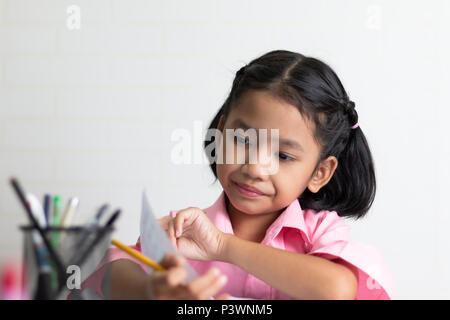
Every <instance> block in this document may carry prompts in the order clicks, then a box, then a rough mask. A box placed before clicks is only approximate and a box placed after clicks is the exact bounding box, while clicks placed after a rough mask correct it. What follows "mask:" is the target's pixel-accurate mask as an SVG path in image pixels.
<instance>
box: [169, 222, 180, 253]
mask: <svg viewBox="0 0 450 320" xmlns="http://www.w3.org/2000/svg"><path fill="white" fill-rule="evenodd" d="M167 232H168V233H169V239H170V241H171V242H172V245H173V246H174V248H178V246H177V239H176V238H175V230H174V224H173V219H172V220H170V221H169V224H168V229H167Z"/></svg>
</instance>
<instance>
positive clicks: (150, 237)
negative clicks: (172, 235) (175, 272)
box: [140, 190, 197, 282]
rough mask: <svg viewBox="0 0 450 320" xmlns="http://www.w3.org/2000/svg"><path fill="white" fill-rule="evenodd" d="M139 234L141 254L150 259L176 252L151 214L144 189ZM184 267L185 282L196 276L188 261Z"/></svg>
mask: <svg viewBox="0 0 450 320" xmlns="http://www.w3.org/2000/svg"><path fill="white" fill-rule="evenodd" d="M140 234H141V240H140V241H141V250H142V254H144V255H145V256H147V257H149V258H150V259H152V260H154V261H156V262H160V261H161V260H162V258H163V257H164V255H165V254H166V253H177V250H176V248H174V247H173V245H172V242H170V239H169V237H168V236H167V235H166V232H165V231H164V230H163V228H162V227H161V225H160V224H159V222H158V220H157V219H156V217H155V215H154V214H153V210H152V208H151V206H150V203H149V201H148V197H147V193H146V191H145V190H144V191H143V193H142V211H141V223H140ZM185 268H186V271H187V274H188V275H187V279H186V281H187V282H190V281H191V280H193V279H194V278H196V277H197V273H196V272H195V270H194V269H193V268H192V267H191V266H190V265H189V264H188V263H186V265H185ZM147 271H148V273H151V272H152V271H153V270H152V269H151V268H150V267H147Z"/></svg>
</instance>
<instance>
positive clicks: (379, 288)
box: [82, 191, 393, 299]
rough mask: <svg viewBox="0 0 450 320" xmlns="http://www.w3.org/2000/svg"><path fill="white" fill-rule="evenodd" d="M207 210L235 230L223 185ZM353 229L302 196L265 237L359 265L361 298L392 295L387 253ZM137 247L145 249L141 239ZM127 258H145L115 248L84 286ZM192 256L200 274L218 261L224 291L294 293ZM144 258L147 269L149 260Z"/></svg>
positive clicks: (264, 295) (257, 295)
mask: <svg viewBox="0 0 450 320" xmlns="http://www.w3.org/2000/svg"><path fill="white" fill-rule="evenodd" d="M204 212H205V213H206V214H207V215H208V217H209V218H210V219H211V221H212V222H213V223H214V225H215V226H216V227H217V228H218V229H219V230H221V231H222V232H225V233H229V234H233V227H232V225H231V221H230V219H229V216H228V213H227V210H226V205H225V193H224V192H223V191H222V193H221V195H220V196H219V198H218V199H217V201H216V202H215V203H214V204H213V205H212V206H210V207H209V208H207V209H204ZM176 213H177V211H171V212H170V215H171V216H172V217H174V216H175V215H176ZM349 233H350V227H349V226H348V225H347V224H346V223H345V220H344V219H343V218H341V217H339V216H338V215H337V213H336V212H335V211H327V210H322V211H320V212H316V211H314V210H310V209H305V210H302V208H301V207H300V203H299V202H298V200H295V201H293V202H292V203H291V204H290V205H289V206H288V207H287V208H286V209H285V210H284V211H283V212H282V213H281V214H280V216H279V217H278V218H277V219H276V220H275V221H274V222H273V223H272V225H271V226H270V227H269V228H268V229H267V231H266V235H265V237H264V239H263V240H262V242H261V243H262V244H265V245H268V246H271V247H274V248H279V249H283V250H288V251H292V252H297V253H299V254H309V255H314V256H319V257H322V258H325V259H329V260H332V259H337V258H341V259H343V260H345V261H346V262H348V263H350V264H352V265H353V266H354V267H356V268H357V270H358V291H357V296H356V299H390V297H391V296H392V289H393V288H392V284H393V281H392V276H391V273H390V271H389V268H388V267H387V265H386V263H385V262H384V259H383V258H382V256H381V255H380V254H379V252H378V251H377V250H376V249H374V248H373V247H371V246H368V245H365V244H362V243H358V242H355V241H353V240H351V239H350V234H349ZM134 248H135V249H137V250H140V247H139V245H137V246H134ZM122 258H125V259H132V260H134V261H135V262H137V263H139V262H138V261H137V260H135V259H134V258H131V257H130V256H129V255H127V254H126V253H124V252H122V251H120V250H118V249H116V248H112V249H110V252H109V258H108V259H104V261H102V263H100V265H99V267H98V268H97V271H96V272H95V273H94V274H93V275H91V276H90V277H89V278H88V279H87V280H86V281H85V282H84V283H83V285H82V287H83V288H84V287H90V288H92V289H94V290H96V291H97V292H100V294H101V291H99V289H100V284H99V283H100V281H101V277H102V276H103V275H102V273H103V271H102V269H103V268H104V264H105V263H106V262H108V261H114V260H117V259H122ZM188 262H189V263H190V264H191V265H192V267H193V268H194V269H195V270H196V271H197V272H198V273H199V274H203V273H205V272H206V271H207V270H209V269H210V268H211V267H217V268H219V269H220V270H221V271H222V273H224V274H225V275H227V277H228V282H227V284H226V285H225V286H224V288H222V290H221V292H220V293H223V292H226V293H229V294H231V295H232V296H235V297H243V298H252V299H290V297H288V296H287V295H285V294H283V293H282V292H280V291H278V290H276V289H275V288H273V287H271V286H270V285H268V284H266V283H265V282H263V281H262V280H260V279H258V278H256V277H254V276H253V275H251V274H249V273H247V272H245V271H244V270H242V269H241V268H239V267H237V266H235V265H232V264H229V263H225V262H219V261H196V260H188ZM139 264H140V265H141V267H142V268H143V269H144V270H145V268H144V266H143V265H142V264H141V263H139ZM299 272H301V271H299Z"/></svg>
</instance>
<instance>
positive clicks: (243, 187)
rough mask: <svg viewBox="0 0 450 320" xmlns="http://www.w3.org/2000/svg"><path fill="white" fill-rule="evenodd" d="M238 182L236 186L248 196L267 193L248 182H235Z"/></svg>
mask: <svg viewBox="0 0 450 320" xmlns="http://www.w3.org/2000/svg"><path fill="white" fill-rule="evenodd" d="M234 183H235V184H236V186H237V187H238V189H239V191H240V192H241V193H243V194H245V195H247V196H250V197H257V196H264V195H265V193H264V192H262V191H261V190H259V189H257V188H255V187H252V186H250V185H248V184H245V183H238V182H234Z"/></svg>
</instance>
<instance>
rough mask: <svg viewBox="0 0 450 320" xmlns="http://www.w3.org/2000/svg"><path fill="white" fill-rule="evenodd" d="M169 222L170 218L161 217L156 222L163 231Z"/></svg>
mask: <svg viewBox="0 0 450 320" xmlns="http://www.w3.org/2000/svg"><path fill="white" fill-rule="evenodd" d="M170 220H172V218H171V217H162V218H159V219H158V222H159V224H160V226H161V227H162V228H163V229H164V231H167V224H168V223H169V221H170Z"/></svg>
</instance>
